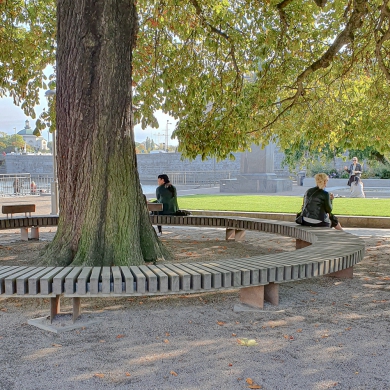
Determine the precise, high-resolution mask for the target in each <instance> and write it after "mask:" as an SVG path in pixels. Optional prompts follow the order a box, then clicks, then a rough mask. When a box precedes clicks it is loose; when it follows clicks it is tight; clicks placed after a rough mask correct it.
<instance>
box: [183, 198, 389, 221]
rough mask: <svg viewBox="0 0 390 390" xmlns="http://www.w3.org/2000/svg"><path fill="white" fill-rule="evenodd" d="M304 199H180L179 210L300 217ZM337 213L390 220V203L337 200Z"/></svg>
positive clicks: (335, 206) (369, 199)
mask: <svg viewBox="0 0 390 390" xmlns="http://www.w3.org/2000/svg"><path fill="white" fill-rule="evenodd" d="M302 199H303V198H302V197H301V196H266V195H189V196H181V197H179V207H180V208H181V209H185V210H216V211H255V212H256V211H258V212H272V213H297V212H298V211H299V210H300V209H301V206H302ZM333 212H334V214H336V215H367V216H375V217H390V199H387V198H385V199H373V198H362V199H360V198H357V199H351V198H336V199H334V200H333Z"/></svg>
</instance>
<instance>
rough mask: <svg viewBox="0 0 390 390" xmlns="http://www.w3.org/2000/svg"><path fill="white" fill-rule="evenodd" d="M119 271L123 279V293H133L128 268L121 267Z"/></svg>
mask: <svg viewBox="0 0 390 390" xmlns="http://www.w3.org/2000/svg"><path fill="white" fill-rule="evenodd" d="M120 268H121V271H122V274H123V277H124V279H125V291H126V294H131V293H133V292H134V277H133V274H132V273H131V271H130V268H129V267H125V266H121V267H120Z"/></svg>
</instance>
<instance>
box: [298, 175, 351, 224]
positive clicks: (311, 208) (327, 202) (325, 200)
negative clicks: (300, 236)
mask: <svg viewBox="0 0 390 390" xmlns="http://www.w3.org/2000/svg"><path fill="white" fill-rule="evenodd" d="M314 179H315V181H316V187H313V188H309V189H308V190H307V191H306V193H305V196H304V198H303V207H302V216H303V223H302V225H304V226H313V227H334V228H335V229H337V230H343V229H342V227H341V225H340V223H339V222H338V221H337V219H335V217H334V216H333V215H332V214H331V213H332V208H333V206H332V200H333V198H334V196H333V194H330V193H329V192H327V191H325V187H326V184H327V183H328V180H329V177H328V176H327V175H326V174H325V173H317V174H316V175H315V176H314Z"/></svg>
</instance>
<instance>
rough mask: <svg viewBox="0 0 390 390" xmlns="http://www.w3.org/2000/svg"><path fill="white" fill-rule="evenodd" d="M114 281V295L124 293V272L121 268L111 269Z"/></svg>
mask: <svg viewBox="0 0 390 390" xmlns="http://www.w3.org/2000/svg"><path fill="white" fill-rule="evenodd" d="M111 272H112V279H113V283H114V294H121V293H122V272H121V269H120V268H119V267H111Z"/></svg>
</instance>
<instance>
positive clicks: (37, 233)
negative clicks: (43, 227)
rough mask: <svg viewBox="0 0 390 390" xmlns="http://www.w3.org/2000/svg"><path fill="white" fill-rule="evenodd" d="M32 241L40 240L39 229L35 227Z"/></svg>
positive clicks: (32, 230) (32, 231) (32, 229)
mask: <svg viewBox="0 0 390 390" xmlns="http://www.w3.org/2000/svg"><path fill="white" fill-rule="evenodd" d="M31 239H32V240H39V227H38V226H33V227H32V228H31Z"/></svg>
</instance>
